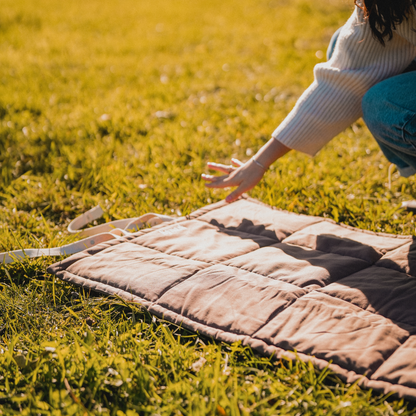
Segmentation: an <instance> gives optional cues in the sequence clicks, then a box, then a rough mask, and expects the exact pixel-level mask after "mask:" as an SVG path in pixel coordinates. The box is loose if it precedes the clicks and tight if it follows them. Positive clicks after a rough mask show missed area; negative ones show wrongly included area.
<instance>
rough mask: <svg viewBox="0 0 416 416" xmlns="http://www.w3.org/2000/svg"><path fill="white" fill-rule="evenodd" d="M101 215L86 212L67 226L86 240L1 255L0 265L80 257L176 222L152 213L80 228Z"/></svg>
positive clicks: (95, 208) (99, 211)
mask: <svg viewBox="0 0 416 416" xmlns="http://www.w3.org/2000/svg"><path fill="white" fill-rule="evenodd" d="M103 214H104V211H103V210H102V208H101V207H100V206H99V205H98V206H96V207H94V208H92V209H90V210H89V211H87V212H84V213H83V214H82V215H80V216H79V217H77V218H75V219H74V220H72V221H71V223H70V224H69V225H68V231H69V232H70V233H71V234H75V233H79V236H82V237H89V238H84V239H83V240H80V241H76V242H75V243H71V244H66V245H64V246H62V247H54V248H39V249H36V248H35V249H24V250H14V251H8V252H5V253H0V263H5V264H8V263H12V262H14V261H22V260H23V259H24V258H25V257H28V258H33V257H41V256H63V255H68V254H75V253H79V252H80V251H83V250H85V249H87V248H91V247H93V246H95V245H97V244H100V243H104V242H106V241H109V240H113V239H115V238H116V239H120V238H122V237H123V236H126V235H129V234H132V233H134V232H137V231H139V230H140V229H142V228H144V227H145V226H146V225H150V226H151V227H153V226H155V225H158V224H162V223H163V222H169V221H173V220H174V219H175V218H173V217H169V216H167V215H160V214H154V213H152V212H151V213H148V214H144V215H142V216H140V217H136V218H127V219H123V220H116V221H111V222H107V223H105V224H101V225H96V226H95V227H91V228H87V229H85V230H81V228H82V227H85V226H86V225H87V224H89V223H91V222H93V221H95V220H97V219H98V218H101V216H102V215H103ZM90 237H93V238H90Z"/></svg>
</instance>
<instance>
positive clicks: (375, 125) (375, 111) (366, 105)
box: [361, 85, 387, 138]
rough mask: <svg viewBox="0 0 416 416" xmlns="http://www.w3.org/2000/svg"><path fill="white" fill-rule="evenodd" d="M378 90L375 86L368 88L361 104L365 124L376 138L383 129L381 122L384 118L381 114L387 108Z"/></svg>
mask: <svg viewBox="0 0 416 416" xmlns="http://www.w3.org/2000/svg"><path fill="white" fill-rule="evenodd" d="M378 89H379V88H377V85H376V86H374V87H372V88H370V89H369V90H368V91H367V93H366V94H365V95H364V97H363V99H362V102H361V107H362V110H363V119H364V121H365V124H366V125H367V127H368V129H369V130H370V131H371V133H372V134H373V136H375V137H376V138H377V136H379V134H378V132H379V131H380V132H382V131H383V129H384V126H383V124H384V123H383V120H386V117H383V112H385V111H386V107H387V106H386V102H385V98H384V97H383V93H380V92H379V91H378Z"/></svg>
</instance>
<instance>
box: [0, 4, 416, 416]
mask: <svg viewBox="0 0 416 416" xmlns="http://www.w3.org/2000/svg"><path fill="white" fill-rule="evenodd" d="M351 10H352V4H350V2H344V1H341V0H340V1H338V0H331V1H327V2H325V3H317V2H312V1H311V0H293V1H286V0H271V1H270V0H260V1H254V0H240V1H236V0H228V1H226V2H224V1H219V0H211V1H206V0H201V1H199V2H192V1H190V0H177V1H176V2H171V3H169V2H164V1H161V0H155V1H152V2H145V1H140V2H134V1H131V0H123V1H118V2H99V1H96V0H92V1H89V2H81V1H78V0H76V1H72V2H57V1H56V0H39V1H37V2H29V1H27V0H16V1H11V0H3V1H2V4H1V11H0V45H1V48H0V57H1V62H2V65H1V66H0V167H1V176H0V203H1V206H0V251H5V250H14V249H20V248H28V247H54V246H59V245H63V244H66V243H68V242H71V241H73V240H74V239H75V238H76V237H74V236H70V235H69V234H68V233H67V232H66V227H67V225H68V223H69V221H70V220H71V219H72V218H74V217H75V216H76V215H78V214H80V213H81V212H84V211H86V210H87V209H89V208H91V207H92V206H95V205H97V204H101V206H102V207H103V209H104V210H105V220H110V219H119V218H126V217H133V216H137V215H140V214H143V213H145V212H149V211H153V212H159V213H163V214H171V215H186V214H189V213H190V212H192V211H193V210H195V209H197V208H199V207H201V206H204V205H206V204H207V203H211V202H215V201H217V200H219V199H221V198H223V197H224V196H225V195H226V191H222V190H215V191H208V190H207V189H205V188H204V186H203V183H202V182H201V181H200V179H199V177H200V174H201V173H202V172H203V171H204V169H205V163H206V162H207V161H208V160H215V161H223V162H227V163H228V161H229V159H230V158H231V157H238V158H240V159H242V160H246V159H248V158H249V157H250V156H251V155H252V154H254V153H255V152H256V150H257V149H258V148H259V147H260V146H261V145H262V144H263V143H264V142H265V141H266V140H267V139H268V138H269V137H270V134H271V132H272V131H273V130H274V128H275V127H276V126H277V125H278V124H279V122H280V121H281V120H282V119H283V118H284V117H285V115H286V114H287V112H288V111H289V110H290V109H291V108H292V106H293V104H294V103H295V102H296V99H297V97H299V95H300V94H301V93H302V91H303V89H304V88H305V87H306V86H307V85H308V84H309V83H310V82H311V80H312V69H313V66H314V65H315V64H317V63H318V62H321V61H323V60H324V59H325V58H324V56H325V51H326V45H327V43H328V41H329V39H330V37H331V35H332V33H333V32H334V31H335V30H336V29H337V28H338V27H339V26H341V25H342V24H343V23H344V22H345V20H346V19H347V17H348V15H349V13H350V11H351ZM387 169H388V164H387V161H386V160H385V159H384V158H383V156H382V155H381V152H380V151H379V150H378V148H377V145H376V143H375V142H374V140H373V139H372V138H371V136H370V134H369V133H368V131H367V130H366V128H365V126H364V125H363V123H362V122H361V121H358V122H357V123H355V124H354V126H352V127H351V128H349V129H347V131H346V132H344V133H342V134H341V135H340V136H339V137H337V138H336V139H335V140H334V141H333V142H331V143H330V144H329V145H327V146H326V147H325V148H324V149H323V150H322V151H321V152H320V153H319V154H318V155H317V156H316V157H315V158H314V159H312V158H309V157H307V156H304V155H301V154H295V153H292V154H289V155H287V156H285V157H284V158H283V159H282V160H281V161H279V162H278V163H276V164H275V165H274V166H273V168H272V169H271V170H270V171H269V172H268V173H267V174H266V176H265V178H264V180H263V181H262V182H261V184H260V185H259V186H258V187H257V188H256V189H255V190H253V191H252V196H254V197H256V198H259V199H260V200H262V201H264V202H266V203H268V204H271V205H273V206H277V207H280V208H283V209H287V210H290V211H293V212H298V213H304V214H309V215H321V216H326V217H329V218H333V219H335V220H337V221H341V222H343V223H346V224H350V225H353V226H357V227H360V228H364V229H369V230H374V231H385V232H389V233H399V234H414V223H413V216H411V215H409V214H407V213H405V212H403V211H402V210H400V203H401V201H402V200H405V199H409V198H411V197H414V196H415V195H416V189H415V184H414V181H413V180H412V179H410V180H407V179H403V178H399V177H398V175H397V174H394V175H393V178H392V179H393V180H392V186H391V189H390V188H389V186H388V183H387V182H388V181H387ZM55 260H56V259H53V258H39V259H33V260H27V261H23V262H21V263H15V264H12V265H2V266H0V414H20V413H22V414H54V415H55V414H56V415H59V414H62V415H70V414H83V415H84V414H100V413H102V414H113V415H117V416H122V415H123V414H126V415H129V416H132V415H135V414H139V415H171V414H175V415H180V414H183V415H205V414H213V415H215V414H216V415H221V416H223V415H246V414H253V415H273V414H279V415H293V416H295V415H298V416H300V415H332V414H333V415H395V414H402V415H406V414H410V413H411V412H410V411H407V410H406V406H407V403H405V402H403V401H398V400H394V399H392V398H390V399H387V398H386V397H382V396H379V395H377V394H374V393H372V392H371V391H363V390H361V389H360V388H359V387H357V386H356V385H352V386H350V385H346V384H344V383H343V382H342V381H341V380H339V379H338V378H337V377H335V376H334V375H332V374H330V373H329V372H327V371H323V372H319V371H317V370H316V369H314V368H313V367H311V366H310V365H309V364H304V363H301V362H291V361H288V360H281V361H276V360H274V359H273V357H261V356H259V355H258V354H255V353H253V351H251V350H250V349H248V348H246V347H244V346H242V345H240V344H233V345H226V344H217V343H215V342H214V341H213V340H210V339H206V338H203V337H200V336H198V334H195V333H190V332H189V331H187V330H186V329H184V328H180V327H177V326H175V325H172V324H169V323H167V322H165V321H163V320H161V319H157V318H153V317H152V316H150V315H149V314H148V313H147V312H146V311H145V310H144V309H142V308H141V307H140V305H134V304H130V303H126V302H124V301H122V300H120V299H117V298H108V297H105V296H101V295H100V294H97V293H90V292H87V291H85V290H84V289H83V288H79V287H74V286H72V285H70V284H68V283H64V282H62V281H59V280H57V279H55V278H54V277H53V276H50V275H48V274H46V273H45V270H46V268H47V266H48V265H50V264H51V263H52V262H54V261H55Z"/></svg>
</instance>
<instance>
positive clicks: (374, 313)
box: [299, 269, 416, 334]
mask: <svg viewBox="0 0 416 416" xmlns="http://www.w3.org/2000/svg"><path fill="white" fill-rule="evenodd" d="M363 270H364V269H363ZM360 272H362V270H360V271H359V272H357V273H360ZM353 274H355V273H353ZM353 274H351V275H350V276H352V275H353ZM340 280H342V279H340ZM337 283H338V282H337ZM312 292H316V293H322V294H323V295H327V296H330V297H331V298H334V299H337V300H339V301H341V302H345V303H347V304H348V305H352V306H354V307H356V308H358V309H361V310H362V311H364V312H368V313H371V314H373V315H376V316H381V317H383V318H385V319H388V320H389V321H391V322H392V323H393V324H395V325H396V326H399V327H400V328H401V329H403V330H405V331H408V332H409V333H412V334H413V333H414V334H416V325H412V324H407V323H406V322H401V321H396V320H395V319H391V318H387V317H386V316H384V315H381V314H379V313H377V312H372V311H369V310H368V309H367V308H368V307H367V308H362V307H361V306H359V305H356V304H355V303H352V302H349V301H347V300H344V299H341V298H338V297H336V296H335V295H333V294H331V293H326V292H321V291H320V289H314V290H312V291H311V292H309V293H312ZM299 299H300V298H299ZM399 324H400V325H399ZM401 325H403V326H405V327H409V328H411V329H414V331H411V330H410V329H408V328H402V326H401Z"/></svg>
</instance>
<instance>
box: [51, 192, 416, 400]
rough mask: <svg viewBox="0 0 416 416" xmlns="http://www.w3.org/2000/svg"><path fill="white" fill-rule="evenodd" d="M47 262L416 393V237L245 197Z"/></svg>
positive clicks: (209, 326) (342, 372) (170, 313)
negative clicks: (359, 226) (377, 230)
mask: <svg viewBox="0 0 416 416" xmlns="http://www.w3.org/2000/svg"><path fill="white" fill-rule="evenodd" d="M48 271H49V272H51V273H54V274H55V275H56V276H58V277H59V278H61V279H63V280H65V281H68V282H71V283H74V284H76V285H81V286H84V287H86V288H90V289H93V290H96V291H99V292H103V293H106V294H109V295H117V296H120V297H122V298H124V299H126V300H129V301H135V302H138V303H140V304H142V305H143V306H145V307H146V308H147V309H148V310H149V311H150V312H151V313H153V314H155V315H158V316H160V317H163V318H164V319H167V320H169V321H171V322H174V323H176V324H180V325H183V326H184V327H187V328H189V329H191V330H193V331H198V332H199V333H201V334H203V335H206V336H209V337H213V338H215V339H217V340H221V341H225V342H235V341H241V342H242V343H243V344H244V345H249V346H251V347H252V348H253V349H255V350H257V351H258V352H260V353H262V354H267V355H272V354H273V356H275V357H277V358H281V357H283V356H285V357H289V358H292V357H293V358H295V357H298V358H300V359H302V360H304V361H312V362H313V364H314V365H316V366H317V367H318V368H320V369H323V368H325V367H329V368H330V369H331V370H332V371H333V372H334V373H336V374H338V375H339V376H340V377H341V378H342V379H343V380H345V381H347V382H349V383H353V382H356V381H357V382H358V383H359V384H360V385H361V386H363V387H367V388H372V389H374V390H377V391H380V392H383V393H390V392H395V393H396V394H397V395H398V396H400V397H406V398H409V399H416V242H415V241H414V239H413V238H412V237H409V236H395V235H388V234H377V233H373V232H369V231H362V230H359V229H356V228H352V227H348V226H345V225H340V224H337V223H335V222H334V221H332V220H328V219H325V218H319V217H311V216H305V215H298V214H293V213H289V212H285V211H281V210H278V209H274V208H271V207H269V206H266V205H264V204H262V203H260V202H258V201H255V200H253V199H249V198H243V199H240V200H238V201H237V202H235V203H233V204H229V205H228V204H226V203H225V202H219V203H216V204H212V205H209V206H206V207H204V208H201V209H199V210H197V211H195V212H194V213H192V214H190V215H188V216H186V217H181V218H178V219H176V220H174V221H171V222H167V223H162V224H160V225H157V226H155V227H153V228H148V229H144V230H141V231H138V232H137V233H134V234H130V235H127V236H125V237H123V238H120V239H114V240H110V241H107V242H103V243H101V244H99V245H97V246H95V247H92V248H89V249H87V250H85V251H82V252H80V253H77V254H75V255H72V256H71V257H68V258H66V259H65V260H62V261H60V262H58V263H55V264H54V265H52V266H50V267H49V269H48ZM294 352H295V353H294ZM295 354H296V355H295Z"/></svg>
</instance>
